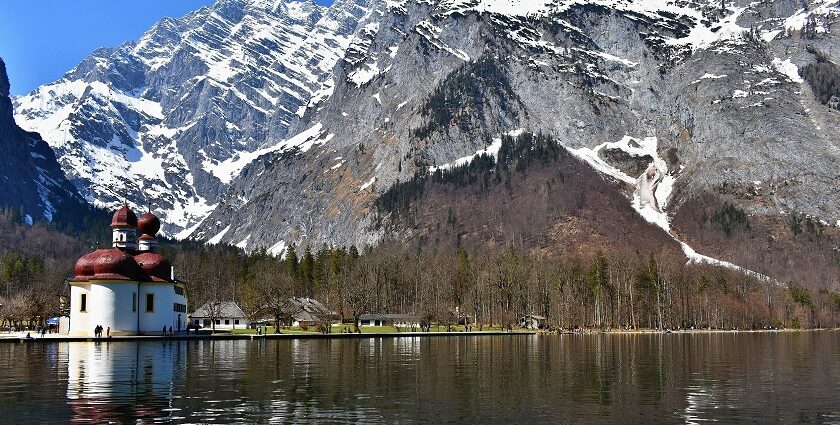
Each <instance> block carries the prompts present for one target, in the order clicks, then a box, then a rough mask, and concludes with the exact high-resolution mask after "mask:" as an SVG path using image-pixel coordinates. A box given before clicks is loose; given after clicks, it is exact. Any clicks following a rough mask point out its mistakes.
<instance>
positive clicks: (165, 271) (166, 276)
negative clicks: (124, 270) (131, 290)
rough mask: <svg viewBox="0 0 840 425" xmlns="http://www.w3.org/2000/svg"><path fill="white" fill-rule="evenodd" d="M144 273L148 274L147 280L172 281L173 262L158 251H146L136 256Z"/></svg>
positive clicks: (135, 258)
mask: <svg viewBox="0 0 840 425" xmlns="http://www.w3.org/2000/svg"><path fill="white" fill-rule="evenodd" d="M134 260H135V261H137V264H139V265H140V268H141V269H142V270H143V273H145V274H146V276H148V278H147V279H148V280H146V282H171V277H172V264H171V263H170V262H169V260H167V259H166V258H164V257H163V256H162V255H160V254H158V253H156V252H144V253H142V254H139V255H135V256H134Z"/></svg>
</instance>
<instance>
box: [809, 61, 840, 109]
mask: <svg viewBox="0 0 840 425" xmlns="http://www.w3.org/2000/svg"><path fill="white" fill-rule="evenodd" d="M809 51H810V52H811V53H813V54H814V55H815V56H816V57H817V62H816V63H811V64H808V65H806V66H804V67H803V68H802V72H801V74H802V78H804V79H805V81H807V82H808V85H809V86H811V90H813V91H814V94H815V95H816V96H817V99H819V101H820V103H822V104H823V105H828V104H829V102H831V100H832V98H836V97H840V66H838V65H837V64H835V63H834V62H832V61H831V60H830V59H829V58H828V56H826V54H825V53H823V52H821V51H819V50H816V49H810V50H809Z"/></svg>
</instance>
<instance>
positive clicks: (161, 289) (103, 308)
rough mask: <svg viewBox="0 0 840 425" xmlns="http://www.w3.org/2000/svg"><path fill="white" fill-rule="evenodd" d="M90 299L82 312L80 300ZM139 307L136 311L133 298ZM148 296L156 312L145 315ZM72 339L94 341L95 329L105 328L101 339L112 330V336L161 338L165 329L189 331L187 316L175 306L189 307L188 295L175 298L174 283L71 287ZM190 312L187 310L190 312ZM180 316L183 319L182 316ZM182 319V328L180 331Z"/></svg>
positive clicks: (119, 283) (102, 284)
mask: <svg viewBox="0 0 840 425" xmlns="http://www.w3.org/2000/svg"><path fill="white" fill-rule="evenodd" d="M82 294H85V295H87V309H86V311H85V312H82V311H80V309H81V296H82ZM134 294H136V296H137V307H136V309H135V308H133V307H134V306H133V300H134V298H133V295H134ZM146 294H153V296H154V310H153V311H151V312H147V311H146ZM70 297H71V298H70V333H69V334H70V335H72V336H87V337H92V336H94V334H93V328H94V327H95V326H96V325H102V336H103V337H104V336H106V330H107V329H108V327H110V328H111V335H112V336H120V335H137V334H138V332H139V333H140V334H145V335H160V334H161V332H162V331H163V327H164V326H166V327H167V329H169V327H172V330H173V331H178V330H179V329H180V330H181V331H185V330H186V326H187V316H188V313H187V312H186V311H184V312H177V311H175V308H174V306H175V303H179V304H183V305H187V297H186V296H185V295H177V294H175V284H173V283H153V282H141V283H139V284H138V282H131V281H93V282H86V283H73V284H72V285H71V287H70ZM187 311H189V310H188V308H187ZM179 315H180V316H179ZM179 319H180V328H179V326H178V325H179Z"/></svg>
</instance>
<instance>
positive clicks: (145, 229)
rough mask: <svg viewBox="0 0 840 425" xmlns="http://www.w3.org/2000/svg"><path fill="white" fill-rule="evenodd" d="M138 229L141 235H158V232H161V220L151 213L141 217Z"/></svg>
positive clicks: (138, 221)
mask: <svg viewBox="0 0 840 425" xmlns="http://www.w3.org/2000/svg"><path fill="white" fill-rule="evenodd" d="M137 227H138V228H140V234H141V235H149V236H154V235H157V232H158V231H160V219H158V218H157V216H156V215H154V214H152V213H151V211H149V212H147V213H145V214H143V215H141V216H140V218H139V219H138V220H137Z"/></svg>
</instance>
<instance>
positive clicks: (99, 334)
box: [93, 325, 111, 338]
mask: <svg viewBox="0 0 840 425" xmlns="http://www.w3.org/2000/svg"><path fill="white" fill-rule="evenodd" d="M103 330H105V335H106V336H107V337H108V338H110V337H111V327H110V326H108V329H104V328H103V327H102V325H96V327H95V328H93V336H95V337H96V338H102V331H103Z"/></svg>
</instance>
